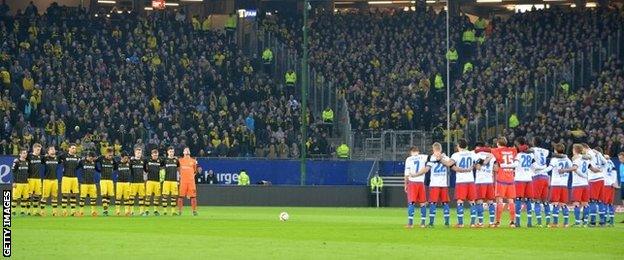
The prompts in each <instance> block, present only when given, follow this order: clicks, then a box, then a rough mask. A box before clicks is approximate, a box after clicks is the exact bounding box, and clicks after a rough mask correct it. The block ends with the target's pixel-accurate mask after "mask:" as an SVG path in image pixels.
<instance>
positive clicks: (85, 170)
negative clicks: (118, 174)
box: [80, 152, 98, 217]
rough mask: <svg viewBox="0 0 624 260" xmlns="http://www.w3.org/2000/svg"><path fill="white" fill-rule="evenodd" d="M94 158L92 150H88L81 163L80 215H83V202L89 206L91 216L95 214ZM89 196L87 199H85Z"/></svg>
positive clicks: (96, 195)
mask: <svg viewBox="0 0 624 260" xmlns="http://www.w3.org/2000/svg"><path fill="white" fill-rule="evenodd" d="M95 164H96V158H95V153H94V152H88V153H87V158H86V159H85V160H84V161H83V162H82V163H81V166H82V180H81V182H80V216H83V215H84V206H85V203H87V204H89V206H91V216H94V217H95V216H97V212H96V211H95V203H96V201H97V197H98V194H97V187H96V186H95V175H96V165H95ZM87 197H89V200H87Z"/></svg>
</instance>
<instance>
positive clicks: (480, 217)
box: [475, 203, 483, 224]
mask: <svg viewBox="0 0 624 260" xmlns="http://www.w3.org/2000/svg"><path fill="white" fill-rule="evenodd" d="M475 206H476V208H477V219H478V221H479V224H483V203H477V204H476V205H475Z"/></svg>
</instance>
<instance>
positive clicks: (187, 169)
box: [11, 144, 200, 216]
mask: <svg viewBox="0 0 624 260" xmlns="http://www.w3.org/2000/svg"><path fill="white" fill-rule="evenodd" d="M41 149H42V147H41V145H40V144H34V145H33V147H32V153H30V154H28V148H21V149H20V152H19V157H18V158H16V159H15V161H14V162H13V168H12V169H13V179H12V182H11V183H12V184H13V193H12V201H11V205H12V212H13V214H14V215H16V214H17V207H18V206H19V207H20V209H21V210H20V215H36V216H45V215H46V213H47V211H46V208H45V207H46V205H47V204H48V200H49V201H50V205H51V206H52V215H53V216H59V215H62V216H68V215H71V216H83V215H84V206H85V205H89V206H90V207H91V215H92V216H97V215H98V212H97V211H96V208H95V206H96V201H97V199H98V198H101V202H102V208H103V212H102V214H103V215H104V216H108V215H109V206H110V203H111V201H112V199H113V198H114V200H115V206H116V207H115V215H117V216H120V215H122V214H123V215H125V216H132V215H134V214H135V211H134V209H135V205H136V204H137V203H138V208H139V211H138V213H139V214H141V215H142V216H147V215H149V214H150V211H149V208H150V206H153V207H152V211H153V214H154V215H156V216H158V215H160V212H159V210H158V208H159V207H160V206H162V213H163V214H164V215H167V213H168V211H169V210H170V213H171V215H180V214H182V207H183V202H184V197H186V198H189V199H190V201H191V207H192V210H193V215H197V192H196V186H195V174H196V173H197V172H198V171H200V168H199V167H198V165H197V161H196V160H195V159H194V158H192V157H191V155H190V150H189V148H184V151H183V156H182V158H177V157H176V156H175V150H174V148H173V147H169V148H168V149H167V156H166V157H163V158H161V157H159V154H158V150H157V149H153V150H152V151H151V154H150V155H151V156H150V157H149V158H143V150H142V148H135V149H134V157H130V156H129V155H128V154H127V153H125V152H124V153H123V154H122V155H121V157H120V158H114V157H113V149H112V148H109V149H107V150H106V153H105V154H104V155H101V156H100V157H96V154H95V153H94V152H88V153H87V155H86V156H85V157H84V158H82V157H79V156H78V155H77V154H76V145H73V144H72V145H70V146H69V150H68V152H67V153H66V154H64V155H61V156H58V155H57V154H56V149H55V148H54V146H50V147H48V148H47V153H46V155H42V154H41ZM79 172H80V173H81V178H80V179H79V178H78V173H79ZM98 176H99V178H98ZM59 179H60V180H61V183H60V191H61V196H60V197H61V201H60V202H61V203H60V204H61V207H62V211H61V212H59V211H58V206H59V181H58V180H59ZM98 179H99V182H98ZM114 180H116V181H114ZM96 183H99V186H100V189H99V192H98V189H97V186H96ZM135 200H136V201H135ZM135 202H136V203H135ZM68 207H70V211H68V210H67V208H68ZM122 207H123V212H122ZM77 208H78V210H77Z"/></svg>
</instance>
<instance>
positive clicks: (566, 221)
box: [563, 205, 570, 226]
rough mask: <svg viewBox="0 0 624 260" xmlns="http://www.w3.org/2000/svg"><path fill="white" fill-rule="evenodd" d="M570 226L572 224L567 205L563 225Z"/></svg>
mask: <svg viewBox="0 0 624 260" xmlns="http://www.w3.org/2000/svg"><path fill="white" fill-rule="evenodd" d="M568 224H570V209H568V206H567V205H563V225H565V226H567V225H568Z"/></svg>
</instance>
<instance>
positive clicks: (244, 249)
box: [12, 207, 624, 259]
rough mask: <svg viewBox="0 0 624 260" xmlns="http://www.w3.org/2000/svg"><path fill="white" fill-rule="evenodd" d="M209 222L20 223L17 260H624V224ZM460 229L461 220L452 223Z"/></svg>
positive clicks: (345, 213)
mask: <svg viewBox="0 0 624 260" xmlns="http://www.w3.org/2000/svg"><path fill="white" fill-rule="evenodd" d="M86 208H87V207H86ZM86 208H85V209H86ZM281 211H287V212H288V213H289V214H290V220H289V221H287V222H281V221H279V220H278V215H279V213H280V212H281ZM85 212H88V210H86V211H85ZM199 213H200V215H199V216H196V217H193V216H191V214H190V211H188V209H187V211H186V212H185V215H183V216H178V217H173V216H159V217H154V216H149V217H137V216H135V217H102V216H100V217H95V218H94V217H90V216H88V217H87V216H85V217H50V216H47V217H20V216H14V217H13V219H12V221H13V222H12V239H13V240H12V246H13V252H12V258H14V259H148V258H149V259H189V258H197V257H200V256H201V257H204V258H206V257H209V258H210V259H407V258H412V259H414V258H422V257H432V256H436V257H442V258H441V259H449V258H450V259H459V258H462V259H466V257H469V259H481V258H489V259H492V257H500V258H506V259H526V258H527V257H533V258H536V259H623V257H624V247H623V246H622V239H624V224H616V226H615V227H613V228H568V229H563V228H557V229H552V228H531V229H526V228H517V229H510V228H507V227H504V228H499V229H488V228H482V229H470V228H464V229H454V228H445V227H443V226H442V218H441V216H438V217H437V219H436V222H437V226H436V227H435V228H433V229H421V228H418V227H417V228H414V229H413V230H407V229H405V228H404V224H405V221H406V216H405V215H406V213H405V209H401V208H384V209H375V208H269V207H201V208H200V210H199ZM438 214H440V212H438ZM417 215H418V212H417ZM466 219H467V220H468V218H466ZM622 219H624V215H622V214H619V215H618V216H617V217H616V221H617V222H619V221H621V220H622ZM455 222H456V218H454V217H452V218H451V223H455Z"/></svg>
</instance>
